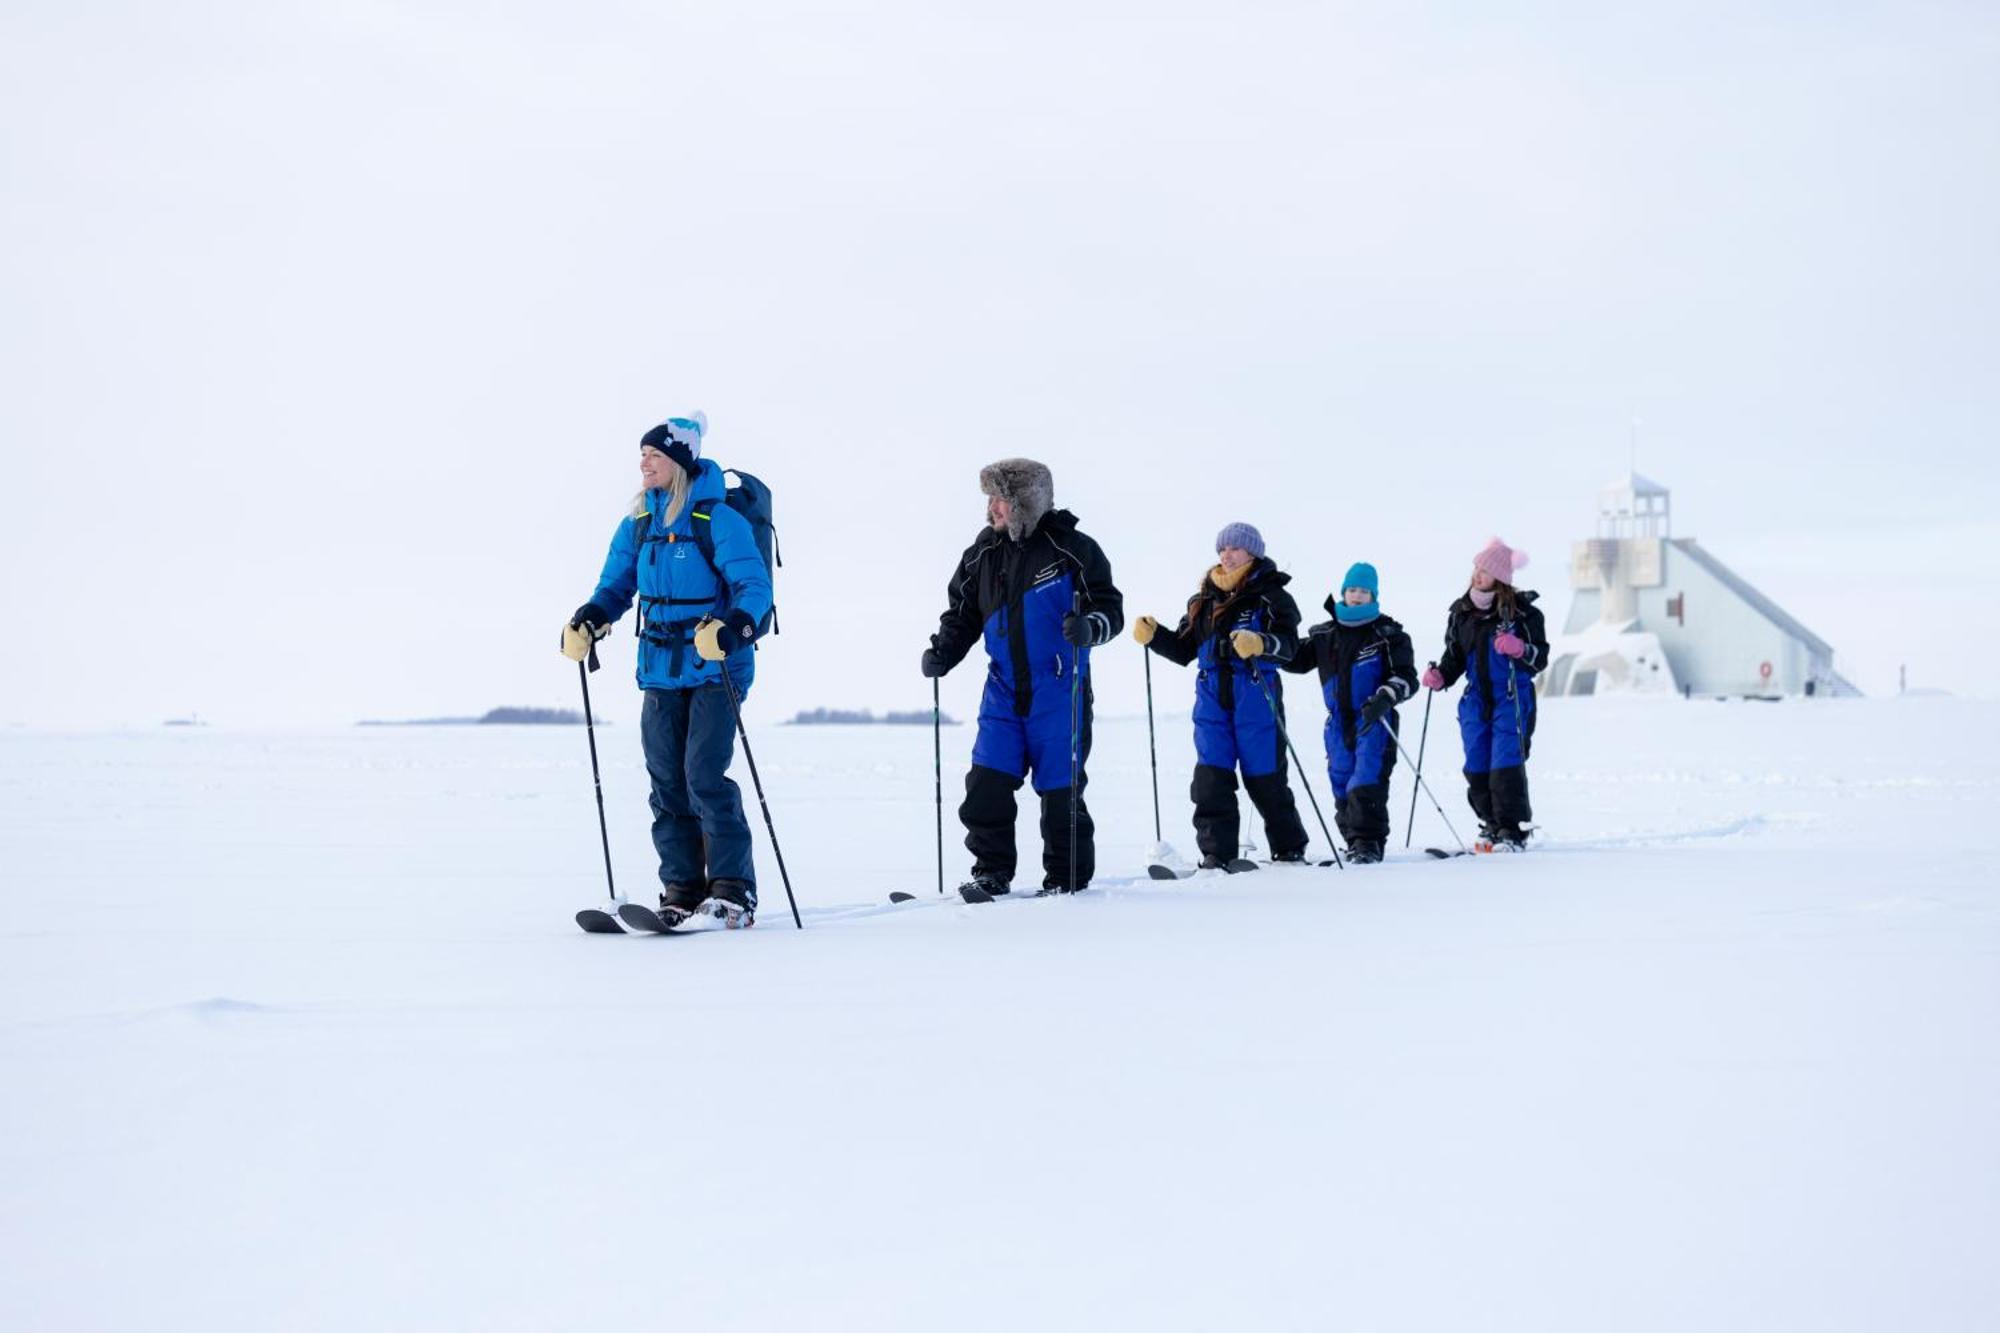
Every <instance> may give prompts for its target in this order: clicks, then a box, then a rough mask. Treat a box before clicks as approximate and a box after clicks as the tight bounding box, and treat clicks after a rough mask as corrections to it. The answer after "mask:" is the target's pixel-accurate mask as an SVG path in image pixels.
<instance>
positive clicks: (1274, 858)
mask: <svg viewBox="0 0 2000 1333" xmlns="http://www.w3.org/2000/svg"><path fill="white" fill-rule="evenodd" d="M1305 859H1306V853H1305V849H1304V848H1300V849H1299V850H1298V851H1296V852H1272V853H1271V864H1272V865H1279V866H1296V865H1304V864H1305Z"/></svg>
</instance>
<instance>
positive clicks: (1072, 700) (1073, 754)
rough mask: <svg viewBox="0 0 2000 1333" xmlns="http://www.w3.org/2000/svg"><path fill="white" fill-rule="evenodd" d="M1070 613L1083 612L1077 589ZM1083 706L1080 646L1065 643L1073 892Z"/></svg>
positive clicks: (1073, 886) (1071, 879)
mask: <svg viewBox="0 0 2000 1333" xmlns="http://www.w3.org/2000/svg"><path fill="white" fill-rule="evenodd" d="M1070 613H1071V614H1072V615H1078V616H1080V615H1082V614H1083V593H1082V591H1081V590H1078V591H1077V592H1074V593H1072V594H1071V595H1070ZM1082 708H1083V649H1082V648H1081V647H1080V646H1078V645H1077V644H1074V643H1073V644H1071V645H1070V646H1069V891H1070V892H1071V893H1075V892H1076V808H1077V802H1078V798H1079V797H1080V796H1081V793H1080V792H1078V791H1077V789H1076V786H1077V782H1078V780H1079V778H1080V777H1081V775H1082V771H1083V763H1082V760H1081V759H1080V758H1079V757H1078V753H1077V744H1078V740H1079V737H1078V734H1077V733H1078V729H1079V723H1078V718H1079V717H1080V715H1081V712H1082Z"/></svg>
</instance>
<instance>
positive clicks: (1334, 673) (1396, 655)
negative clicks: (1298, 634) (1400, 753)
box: [1285, 597, 1417, 852]
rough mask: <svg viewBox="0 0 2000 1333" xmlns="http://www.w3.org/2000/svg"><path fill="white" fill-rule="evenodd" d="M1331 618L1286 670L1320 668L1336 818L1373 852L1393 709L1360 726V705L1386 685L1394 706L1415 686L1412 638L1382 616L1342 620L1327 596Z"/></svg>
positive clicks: (1383, 816)
mask: <svg viewBox="0 0 2000 1333" xmlns="http://www.w3.org/2000/svg"><path fill="white" fill-rule="evenodd" d="M1326 609H1327V613H1328V614H1329V615H1332V616H1333V617H1334V619H1332V620H1328V621H1323V622H1322V623H1320V624H1317V625H1314V626H1313V627H1312V628H1311V629H1310V630H1308V631H1307V632H1306V637H1305V640H1304V641H1303V642H1302V643H1301V644H1300V645H1299V651H1298V652H1296V653H1294V654H1293V655H1292V660H1291V661H1289V662H1287V663H1285V670H1287V671H1294V672H1298V673H1300V674H1304V673H1305V672H1308V671H1315V670H1316V671H1318V672H1319V683H1320V693H1321V694H1322V695H1323V696H1324V697H1325V699H1326V775H1327V778H1328V779H1329V780H1330V781H1331V783H1332V785H1333V809H1334V821H1335V824H1336V826H1337V827H1338V828H1339V829H1340V836H1341V837H1342V838H1344V839H1345V840H1346V841H1347V845H1348V846H1349V847H1354V846H1356V845H1357V844H1362V843H1366V844H1370V845H1372V846H1373V847H1374V849H1375V850H1376V851H1378V852H1379V851H1380V850H1381V848H1382V845H1383V844H1384V843H1386V842H1387V841H1388V840H1389V775H1390V774H1392V773H1394V772H1395V771H1396V747H1395V745H1394V744H1393V743H1392V741H1391V739H1390V733H1391V732H1392V731H1395V730H1396V727H1397V717H1396V711H1395V709H1394V707H1391V708H1390V710H1389V712H1388V713H1387V714H1385V715H1384V717H1383V719H1382V722H1381V723H1379V724H1377V725H1376V726H1373V727H1370V728H1369V729H1368V730H1366V731H1362V730H1361V710H1362V708H1363V707H1364V706H1365V705H1366V704H1367V703H1368V700H1369V699H1370V697H1372V696H1373V695H1374V694H1375V692H1376V691H1377V690H1380V689H1382V688H1384V687H1385V686H1386V687H1387V688H1388V690H1389V693H1390V695H1391V697H1392V698H1394V700H1395V701H1396V703H1401V702H1402V701H1403V700H1405V699H1408V698H1409V697H1410V696H1411V695H1413V694H1415V693H1416V690H1417V670H1416V664H1415V660H1414V657H1415V654H1414V651H1413V650H1412V648H1411V646H1410V636H1409V635H1408V634H1407V633H1405V632H1404V630H1403V627H1402V626H1401V625H1399V624H1397V623H1396V622H1395V621H1394V620H1392V619H1390V618H1389V617H1388V616H1385V615H1377V616H1375V617H1374V618H1373V619H1371V620H1367V621H1363V622H1361V623H1359V624H1343V623H1342V622H1341V620H1340V618H1339V615H1340V605H1339V603H1338V602H1337V601H1336V600H1335V599H1334V598H1331V597H1329V598H1327V600H1326Z"/></svg>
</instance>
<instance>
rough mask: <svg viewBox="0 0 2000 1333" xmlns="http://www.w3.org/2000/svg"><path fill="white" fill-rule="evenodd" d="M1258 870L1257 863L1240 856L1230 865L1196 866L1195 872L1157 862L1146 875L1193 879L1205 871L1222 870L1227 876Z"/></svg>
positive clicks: (1147, 869)
mask: <svg viewBox="0 0 2000 1333" xmlns="http://www.w3.org/2000/svg"><path fill="white" fill-rule="evenodd" d="M1257 868H1258V866H1257V863H1256V862H1255V861H1252V860H1250V859H1249V858H1248V857H1244V856H1239V857H1237V858H1236V859H1235V860H1233V861H1231V862H1230V863H1229V864H1228V865H1223V866H1206V867H1204V866H1196V867H1195V868H1194V869H1193V870H1176V869H1174V868H1173V867H1172V866H1169V865H1161V864H1160V863H1159V862H1157V861H1156V862H1154V863H1153V864H1152V865H1149V866H1147V867H1146V873H1147V874H1148V875H1151V876H1152V877H1153V878H1154V879H1193V878H1194V877H1195V876H1196V875H1199V874H1200V873H1201V872H1202V871H1203V870H1204V869H1207V870H1221V871H1223V872H1225V873H1227V874H1231V875H1241V874H1244V873H1245V872H1247V871H1251V870H1255V869H1257Z"/></svg>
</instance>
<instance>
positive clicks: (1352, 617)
mask: <svg viewBox="0 0 2000 1333" xmlns="http://www.w3.org/2000/svg"><path fill="white" fill-rule="evenodd" d="M1349 588H1366V589H1367V590H1368V604H1367V605H1366V606H1349V605H1348V604H1347V599H1346V598H1345V596H1343V594H1345V593H1346V591H1347V590H1348V589H1349ZM1328 600H1329V602H1330V603H1331V604H1332V606H1333V618H1334V619H1335V620H1338V621H1339V622H1340V623H1341V624H1343V625H1365V624H1367V623H1368V622H1369V621H1371V620H1373V619H1375V617H1377V616H1379V615H1381V614H1382V597H1381V594H1380V593H1379V592H1378V591H1377V589H1376V582H1375V566H1373V565H1371V564H1368V563H1367V562H1366V561H1362V562H1360V563H1358V564H1354V565H1350V566H1348V570H1347V577H1346V578H1344V579H1342V580H1341V581H1340V592H1339V593H1336V594H1334V596H1333V597H1331V598H1329V599H1328Z"/></svg>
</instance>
